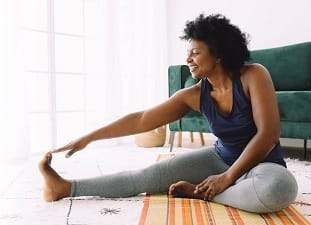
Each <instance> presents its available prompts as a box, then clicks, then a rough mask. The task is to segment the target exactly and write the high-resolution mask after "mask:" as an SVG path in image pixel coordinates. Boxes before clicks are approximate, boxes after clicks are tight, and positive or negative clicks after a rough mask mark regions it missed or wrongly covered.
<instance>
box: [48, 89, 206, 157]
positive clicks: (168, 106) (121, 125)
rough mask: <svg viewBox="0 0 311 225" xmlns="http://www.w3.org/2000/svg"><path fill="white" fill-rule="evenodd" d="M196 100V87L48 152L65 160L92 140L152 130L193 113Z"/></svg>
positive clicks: (197, 91) (197, 98) (197, 97)
mask: <svg viewBox="0 0 311 225" xmlns="http://www.w3.org/2000/svg"><path fill="white" fill-rule="evenodd" d="M199 99H200V98H199V90H198V87H197V86H193V87H191V88H187V89H181V90H179V91H178V92H176V93H175V94H174V95H173V96H172V97H170V98H169V99H168V100H166V101H165V102H163V103H162V104H160V105H157V106H155V107H153V108H150V109H148V110H144V111H140V112H135V113H130V114H128V115H126V116H124V117H122V118H120V119H118V120H116V121H114V122H112V123H110V124H108V125H107V126H104V127H102V128H99V129H97V130H95V131H92V132H91V133H89V134H87V135H85V136H83V137H80V138H79V139H77V140H75V141H72V142H70V143H69V144H67V145H65V146H64V147H61V148H58V149H56V150H53V151H51V153H56V152H63V151H68V153H67V154H66V157H70V156H71V155H72V154H74V153H75V152H77V151H79V150H82V149H83V148H85V147H86V146H87V145H88V144H89V143H90V142H93V141H96V140H100V139H109V138H115V137H122V136H128V135H133V134H137V133H142V132H146V131H149V130H152V129H155V128H157V127H159V126H162V125H165V124H168V123H170V122H172V121H175V120H177V119H179V118H181V117H183V116H184V115H185V114H187V113H188V112H189V111H190V110H191V109H195V110H197V108H198V106H197V105H198V101H199Z"/></svg>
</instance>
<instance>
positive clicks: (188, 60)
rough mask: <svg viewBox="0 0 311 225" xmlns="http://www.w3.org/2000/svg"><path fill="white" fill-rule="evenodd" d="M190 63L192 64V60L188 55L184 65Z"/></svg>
mask: <svg viewBox="0 0 311 225" xmlns="http://www.w3.org/2000/svg"><path fill="white" fill-rule="evenodd" d="M190 62H192V58H191V57H190V56H189V55H187V57H186V63H190Z"/></svg>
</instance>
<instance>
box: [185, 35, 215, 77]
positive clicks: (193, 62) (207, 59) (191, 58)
mask: <svg viewBox="0 0 311 225" xmlns="http://www.w3.org/2000/svg"><path fill="white" fill-rule="evenodd" d="M186 62H187V65H188V66H189V69H190V72H191V74H192V77H193V78H206V77H209V76H210V75H212V74H213V73H214V72H215V71H216V69H217V67H218V66H220V63H219V62H220V60H219V59H218V58H216V57H215V56H213V55H212V54H211V52H210V50H209V47H208V45H207V44H205V42H203V41H198V40H190V41H189V42H188V49H187V59H186Z"/></svg>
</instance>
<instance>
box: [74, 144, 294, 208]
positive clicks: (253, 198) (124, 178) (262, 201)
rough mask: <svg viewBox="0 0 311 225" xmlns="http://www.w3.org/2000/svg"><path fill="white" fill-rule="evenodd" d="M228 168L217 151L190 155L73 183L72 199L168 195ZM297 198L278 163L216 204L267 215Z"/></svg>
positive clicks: (260, 168)
mask: <svg viewBox="0 0 311 225" xmlns="http://www.w3.org/2000/svg"><path fill="white" fill-rule="evenodd" d="M228 168H229V166H228V165H227V164H225V163H224V162H223V161H222V159H221V158H220V157H219V156H218V155H217V153H216V152H215V150H214V148H209V149H204V150H198V151H191V152H189V153H185V154H180V155H178V156H176V157H173V158H170V159H166V160H164V161H161V162H159V163H155V164H153V165H151V166H149V167H147V168H144V169H141V170H136V171H126V172H120V173H116V174H112V175H107V176H100V177H95V178H90V179H82V180H74V181H72V186H71V187H72V188H71V194H70V196H71V197H76V196H101V197H109V198H115V197H129V196H134V195H137V194H139V193H144V192H146V193H149V194H156V193H165V192H167V191H168V188H169V186H170V185H171V184H173V183H176V182H178V181H182V180H183V181H188V182H190V183H193V184H198V183H200V182H202V181H203V180H204V179H205V178H206V177H208V176H210V175H215V174H220V173H223V172H224V171H226V170H227V169H228ZM296 195H297V183H296V180H295V178H294V176H293V175H292V174H291V173H290V172H289V171H288V170H287V169H286V168H285V167H283V166H280V165H278V164H275V163H260V164H259V165H257V166H256V167H254V168H253V169H251V170H250V171H248V172H247V173H245V174H244V175H242V176H241V177H240V178H239V179H238V180H237V181H236V182H235V183H234V184H233V185H231V186H230V187H228V188H227V189H226V190H225V191H224V192H222V193H220V194H218V195H216V196H215V197H214V199H213V202H217V203H221V204H224V205H229V206H233V207H236V208H239V209H242V210H246V211H250V212H257V213H266V212H273V211H277V210H280V209H282V208H285V207H287V206H288V205H289V204H290V203H291V202H292V201H294V200H295V198H296Z"/></svg>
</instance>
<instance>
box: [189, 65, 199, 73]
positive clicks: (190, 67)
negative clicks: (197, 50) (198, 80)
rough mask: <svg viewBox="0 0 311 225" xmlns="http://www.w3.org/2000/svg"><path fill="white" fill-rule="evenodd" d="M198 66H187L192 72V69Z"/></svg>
mask: <svg viewBox="0 0 311 225" xmlns="http://www.w3.org/2000/svg"><path fill="white" fill-rule="evenodd" d="M197 68H198V66H189V69H190V72H193V71H194V70H196V69H197Z"/></svg>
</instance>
